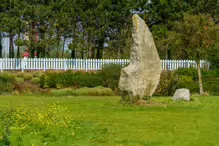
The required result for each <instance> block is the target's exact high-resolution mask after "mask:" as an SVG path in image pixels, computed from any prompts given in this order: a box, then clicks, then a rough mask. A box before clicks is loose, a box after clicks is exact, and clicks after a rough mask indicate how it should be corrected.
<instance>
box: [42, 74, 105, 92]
mask: <svg viewBox="0 0 219 146" xmlns="http://www.w3.org/2000/svg"><path fill="white" fill-rule="evenodd" d="M102 85H103V81H102V77H101V76H99V75H98V74H96V73H89V72H75V73H74V72H72V71H67V72H63V73H56V72H47V73H45V74H44V75H43V76H42V77H41V81H40V86H41V87H42V88H63V87H70V86H75V87H96V86H102Z"/></svg>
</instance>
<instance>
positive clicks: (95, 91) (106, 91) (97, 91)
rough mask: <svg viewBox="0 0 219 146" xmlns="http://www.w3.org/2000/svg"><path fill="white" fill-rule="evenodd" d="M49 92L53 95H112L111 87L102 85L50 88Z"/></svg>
mask: <svg viewBox="0 0 219 146" xmlns="http://www.w3.org/2000/svg"><path fill="white" fill-rule="evenodd" d="M50 94H52V95H53V96H67V95H69V96H83V95H85V96H112V95H114V93H113V91H112V89H111V88H104V87H101V88H99V87H95V88H86V87H84V88H80V89H71V88H64V89H58V90H55V89H54V90H51V92H50Z"/></svg>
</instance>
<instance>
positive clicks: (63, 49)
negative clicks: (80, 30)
mask: <svg viewBox="0 0 219 146" xmlns="http://www.w3.org/2000/svg"><path fill="white" fill-rule="evenodd" d="M64 51H65V37H64V40H63V46H62V58H63V57H64Z"/></svg>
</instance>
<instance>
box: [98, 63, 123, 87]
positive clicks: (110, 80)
mask: <svg viewBox="0 0 219 146" xmlns="http://www.w3.org/2000/svg"><path fill="white" fill-rule="evenodd" d="M121 69H122V66H121V65H118V64H109V65H105V66H104V67H103V68H102V70H101V71H100V72H99V74H100V75H101V76H102V78H103V82H104V86H105V87H109V88H112V89H113V90H115V89H116V88H118V84H119V78H120V73H121Z"/></svg>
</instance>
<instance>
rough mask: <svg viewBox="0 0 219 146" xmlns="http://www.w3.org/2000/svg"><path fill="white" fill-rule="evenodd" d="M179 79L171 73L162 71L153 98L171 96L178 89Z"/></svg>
mask: <svg viewBox="0 0 219 146" xmlns="http://www.w3.org/2000/svg"><path fill="white" fill-rule="evenodd" d="M179 85H180V78H179V76H178V75H177V74H175V73H174V72H171V71H162V73H161V76H160V82H159V84H158V87H157V89H156V90H155V93H154V95H155V96H171V95H173V94H174V92H175V90H176V89H178V88H179Z"/></svg>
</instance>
